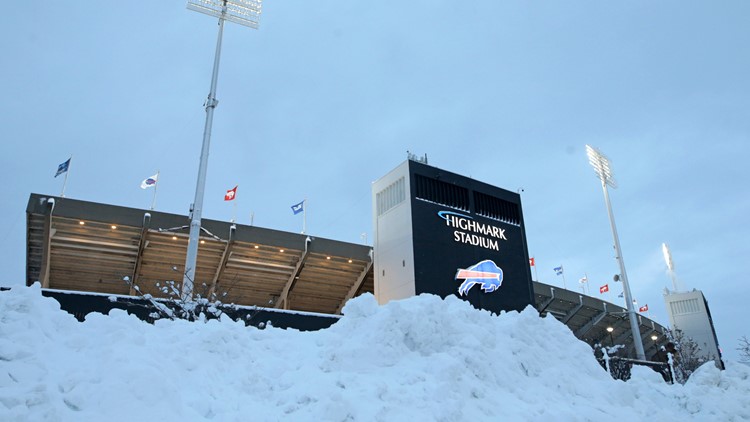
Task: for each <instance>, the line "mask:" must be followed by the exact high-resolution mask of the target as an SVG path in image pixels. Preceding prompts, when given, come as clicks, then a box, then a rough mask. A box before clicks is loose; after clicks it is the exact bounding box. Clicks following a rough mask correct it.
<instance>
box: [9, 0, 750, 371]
mask: <svg viewBox="0 0 750 422" xmlns="http://www.w3.org/2000/svg"><path fill="white" fill-rule="evenodd" d="M748 16H750V3H748V2H746V1H744V0H738V1H724V2H692V1H688V2H685V1H660V2H652V1H630V2H596V1H566V2H561V1H557V2H519V1H510V2H509V1H502V2H498V1H490V0H478V1H475V2H471V3H470V4H465V3H460V2H459V3H457V2H448V1H426V0H421V1H412V2H397V1H391V0H389V1H379V2H364V3H363V2H348V1H335V0H329V1H322V2H311V1H309V0H308V1H302V0H284V1H273V0H268V1H267V2H265V3H264V11H263V16H262V18H261V26H260V29H259V30H257V31H256V30H252V29H249V28H245V27H242V26H239V25H234V24H230V25H228V26H227V28H226V31H225V36H224V48H223V52H222V54H223V55H222V61H221V70H220V77H219V83H218V93H217V98H218V100H219V106H218V107H217V109H216V113H215V119H214V127H213V136H212V143H211V155H210V162H209V168H208V179H207V193H206V199H205V204H204V214H203V215H204V217H205V218H211V219H219V220H228V219H230V218H231V217H232V207H231V205H230V204H229V203H225V202H224V201H223V195H224V192H225V191H226V190H227V189H231V188H232V187H234V186H235V185H237V184H238V185H239V188H238V191H237V201H236V202H237V213H238V215H237V217H238V221H239V222H240V223H244V224H248V223H250V215H251V213H254V223H255V224H256V225H258V226H263V227H268V228H273V229H280V230H288V231H299V230H301V228H302V219H301V216H300V215H297V216H295V215H293V214H292V212H291V209H290V206H291V205H292V204H295V203H297V202H299V201H301V200H302V199H304V198H307V199H308V204H307V206H308V212H307V228H308V232H309V233H310V234H312V235H316V236H320V237H327V238H331V239H336V240H342V241H350V242H362V241H363V238H362V233H367V236H368V243H369V242H370V241H371V237H372V235H371V233H372V216H371V200H370V195H371V193H370V184H371V182H372V181H374V180H375V179H377V178H379V177H380V176H382V175H384V174H385V173H387V172H388V171H390V170H391V169H392V168H394V167H395V166H397V165H398V164H399V163H401V162H402V161H403V160H405V159H406V151H407V150H409V151H412V152H413V153H416V154H419V155H423V154H427V156H428V158H429V162H430V164H431V165H434V166H437V167H440V168H443V169H446V170H449V171H453V172H456V173H459V174H462V175H466V176H471V177H473V178H475V179H478V180H481V181H483V182H487V183H490V184H493V185H496V186H500V187H503V188H506V189H508V190H512V191H517V190H519V189H521V188H523V192H522V201H523V209H524V216H525V222H526V233H527V237H528V244H529V252H530V255H532V256H534V257H535V258H536V263H537V268H536V270H537V277H536V278H538V279H539V280H540V281H542V282H545V283H549V284H554V285H559V286H562V285H563V280H562V276H556V275H555V273H554V271H553V270H552V268H553V267H556V266H559V265H563V266H564V269H565V272H564V275H565V284H566V285H567V287H568V288H569V289H578V280H579V279H580V278H581V277H583V276H584V275H587V276H588V279H589V282H590V290H591V292H592V293H591V294H592V296H597V297H600V295H599V294H598V288H599V287H600V286H601V285H603V284H605V283H607V282H609V285H610V290H611V293H610V296H602V297H604V298H605V299H607V298H608V299H609V300H611V301H614V302H616V301H618V299H617V297H616V296H617V294H618V293H619V291H620V290H621V287H620V286H619V285H615V283H613V282H610V280H611V279H612V275H613V274H615V273H617V272H618V267H617V262H616V261H615V259H614V258H613V256H614V253H613V248H612V236H611V232H610V227H609V222H608V219H607V213H606V208H605V204H604V199H603V195H602V191H601V185H600V183H599V182H598V180H597V179H596V177H595V175H594V173H593V170H592V169H591V167H590V166H589V164H588V162H587V158H586V153H585V145H586V144H591V145H593V146H596V147H597V148H599V149H600V150H601V151H603V152H604V153H605V154H607V155H608V156H609V158H610V159H611V161H612V165H613V168H614V171H615V177H616V179H617V181H618V183H619V187H618V189H616V190H613V191H611V198H612V205H613V209H614V213H615V218H616V222H617V226H618V230H619V234H620V241H621V246H622V249H623V256H624V260H625V264H626V266H627V271H628V275H629V279H630V282H631V288H632V291H633V294H634V296H635V297H636V299H637V300H638V303H639V305H643V304H648V305H649V309H650V311H649V314H648V315H649V316H650V317H652V318H654V319H656V320H657V321H658V322H660V323H662V324H665V325H667V324H669V320H668V317H667V313H666V310H665V306H664V301H663V298H662V291H663V289H664V287H667V286H671V281H670V278H669V276H668V274H667V272H666V265H665V264H664V261H663V259H662V255H661V244H662V242H666V243H668V244H669V245H670V247H671V248H672V253H673V256H674V261H675V266H676V272H677V275H678V277H679V278H680V280H681V281H682V282H683V283H684V284H685V285H686V286H687V287H689V288H698V289H701V290H703V292H704V294H705V295H706V297H707V299H708V301H709V304H710V306H711V310H712V313H713V317H714V322H715V326H716V330H717V333H718V336H719V341H720V343H721V346H722V348H723V350H724V352H725V354H726V355H728V356H729V357H736V355H737V353H736V351H735V348H736V347H737V343H738V341H737V340H738V338H739V337H741V336H742V335H749V336H750V329H748V328H747V325H746V323H742V322H741V321H742V320H744V317H742V315H745V314H746V312H744V311H745V310H746V303H747V297H748V292H749V291H750V288H749V287H748V281H747V277H746V276H745V274H744V272H745V269H746V267H747V262H748V258H747V257H748V256H749V255H750V247H748V244H747V237H748V235H749V234H750V230H748V228H747V225H746V221H747V216H748V215H750V195H748V193H750V192H749V188H748V176H747V170H746V163H747V161H748V159H750V135H749V133H750V82H749V78H748V75H750V56H749V53H748V45H750V27H749V26H748V25H747V18H748ZM216 30H217V25H216V19H214V18H211V17H208V16H205V15H202V14H199V13H195V12H192V11H189V10H186V9H185V2H184V1H182V0H174V1H153V0H132V1H129V2H117V3H116V2H102V3H101V4H99V3H97V4H93V3H91V2H83V3H82V2H64V3H62V2H55V1H28V2H12V3H9V4H8V5H7V6H6V7H5V9H4V12H3V13H2V15H0V43H2V51H3V53H4V60H3V66H2V67H0V76H1V79H0V80H2V83H3V94H4V95H3V101H1V102H0V116H1V117H0V119H2V128H3V137H4V139H3V141H2V142H1V143H0V165H1V167H0V168H2V172H3V176H4V179H5V182H4V183H2V185H0V195H1V196H2V198H3V207H2V209H1V210H0V213H1V214H0V218H1V219H2V220H1V221H2V225H0V236H2V242H1V244H2V246H1V247H0V252H1V255H0V256H1V257H2V258H0V259H2V264H3V267H4V268H6V271H5V273H4V274H3V275H2V278H1V279H0V284H3V285H13V284H20V283H23V282H24V278H25V250H24V245H25V208H26V203H27V201H28V197H29V194H30V193H32V192H36V193H42V194H54V195H59V194H60V193H61V190H62V185H63V178H62V177H58V178H54V177H53V175H54V173H55V170H56V169H57V165H58V164H60V163H61V162H63V161H65V160H67V159H68V157H70V156H71V155H72V156H73V160H72V163H71V167H70V172H69V178H68V182H67V187H66V191H65V193H66V196H68V197H70V198H75V199H82V200H88V201H94V202H103V203H109V204H115V205H122V206H129V207H137V208H148V207H149V206H150V204H151V199H152V196H151V195H152V191H151V190H148V191H144V190H141V189H140V187H139V185H140V183H141V181H142V180H143V179H144V178H146V177H148V176H151V175H153V174H154V173H156V171H157V170H158V171H160V180H159V188H158V193H157V198H156V208H157V210H159V211H165V212H172V213H179V214H187V212H188V207H189V205H190V203H191V202H192V201H193V196H194V192H195V180H196V175H197V169H198V159H199V155H200V145H201V139H202V134H203V127H204V122H205V111H204V108H203V107H202V104H203V102H204V100H205V98H206V96H207V94H208V88H209V82H210V76H211V66H212V61H213V55H214V47H215V43H216V32H217V31H216Z"/></svg>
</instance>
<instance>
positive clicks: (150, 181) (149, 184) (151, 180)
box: [141, 173, 159, 189]
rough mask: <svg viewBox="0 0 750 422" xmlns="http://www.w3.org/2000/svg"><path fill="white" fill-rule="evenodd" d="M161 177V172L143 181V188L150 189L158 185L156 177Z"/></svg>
mask: <svg viewBox="0 0 750 422" xmlns="http://www.w3.org/2000/svg"><path fill="white" fill-rule="evenodd" d="M157 178H159V173H156V174H155V175H153V176H151V177H149V178H148V179H146V180H144V181H142V182H141V189H148V188H150V187H152V186H156V179H157Z"/></svg>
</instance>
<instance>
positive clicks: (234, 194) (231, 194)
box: [224, 186, 237, 201]
mask: <svg viewBox="0 0 750 422" xmlns="http://www.w3.org/2000/svg"><path fill="white" fill-rule="evenodd" d="M236 197H237V186H235V187H234V188H233V189H229V190H228V191H227V193H226V194H225V195H224V200H225V201H233V200H234V198H236Z"/></svg>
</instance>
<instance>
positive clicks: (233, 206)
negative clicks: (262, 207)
mask: <svg viewBox="0 0 750 422" xmlns="http://www.w3.org/2000/svg"><path fill="white" fill-rule="evenodd" d="M236 219H237V196H236V195H235V197H234V200H233V201H232V223H234V222H235V220H236Z"/></svg>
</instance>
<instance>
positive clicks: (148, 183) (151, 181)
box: [144, 177, 156, 186]
mask: <svg viewBox="0 0 750 422" xmlns="http://www.w3.org/2000/svg"><path fill="white" fill-rule="evenodd" d="M144 183H145V184H146V186H151V185H155V184H156V180H154V179H152V178H150V177H149V178H148V179H146V181H145V182H144Z"/></svg>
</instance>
